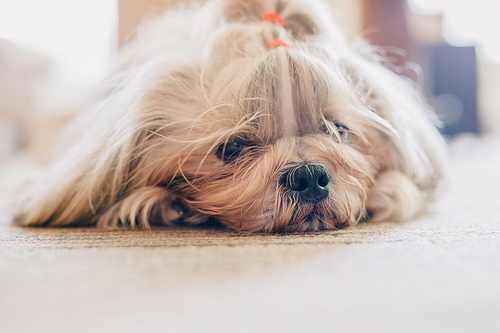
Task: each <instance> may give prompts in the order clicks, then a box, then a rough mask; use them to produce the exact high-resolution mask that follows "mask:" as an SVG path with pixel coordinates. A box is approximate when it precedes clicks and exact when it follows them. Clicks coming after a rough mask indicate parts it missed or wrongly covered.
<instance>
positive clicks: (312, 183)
mask: <svg viewBox="0 0 500 333" xmlns="http://www.w3.org/2000/svg"><path fill="white" fill-rule="evenodd" d="M329 182H330V174H329V173H328V170H327V169H326V168H325V167H324V166H322V165H317V164H314V165H302V166H300V167H294V168H290V169H289V170H288V171H286V172H285V173H284V174H283V176H282V178H281V183H282V185H284V186H286V187H287V188H289V189H291V190H293V191H295V192H297V193H298V194H299V197H300V198H301V199H302V200H304V201H306V202H312V201H321V200H323V199H325V198H326V197H328V193H329V192H328V188H327V187H326V186H327V185H328V183H329Z"/></svg>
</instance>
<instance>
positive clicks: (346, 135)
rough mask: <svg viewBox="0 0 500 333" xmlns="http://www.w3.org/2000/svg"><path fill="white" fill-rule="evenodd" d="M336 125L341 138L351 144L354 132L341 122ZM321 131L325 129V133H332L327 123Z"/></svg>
mask: <svg viewBox="0 0 500 333" xmlns="http://www.w3.org/2000/svg"><path fill="white" fill-rule="evenodd" d="M335 126H336V127H337V130H338V131H339V136H340V139H341V140H342V142H343V143H345V144H350V143H351V141H352V134H351V132H350V131H349V128H347V126H344V125H341V124H335ZM321 131H323V133H325V134H328V135H330V129H329V128H328V126H326V125H323V126H322V127H321Z"/></svg>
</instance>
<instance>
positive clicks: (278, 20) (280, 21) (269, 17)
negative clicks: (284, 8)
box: [262, 13, 285, 28]
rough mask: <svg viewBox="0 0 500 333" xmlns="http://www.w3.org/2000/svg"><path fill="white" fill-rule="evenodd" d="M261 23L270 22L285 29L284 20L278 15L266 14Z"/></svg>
mask: <svg viewBox="0 0 500 333" xmlns="http://www.w3.org/2000/svg"><path fill="white" fill-rule="evenodd" d="M262 22H272V23H275V24H279V25H281V26H282V27H283V28H284V27H285V20H284V19H283V18H282V17H281V15H280V14H278V13H267V14H266V15H264V17H263V18H262Z"/></svg>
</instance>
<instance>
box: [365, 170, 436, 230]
mask: <svg viewBox="0 0 500 333" xmlns="http://www.w3.org/2000/svg"><path fill="white" fill-rule="evenodd" d="M425 203H426V200H425V193H423V192H422V191H420V190H419V189H418V187H417V186H416V185H415V184H414V183H413V182H412V181H411V180H410V179H409V178H408V177H407V176H406V175H405V174H403V173H402V172H400V171H397V170H391V171H387V172H384V173H382V174H380V175H379V176H378V177H377V179H376V183H375V186H374V187H373V188H372V189H371V190H370V194H369V196H368V200H367V205H366V209H367V211H368V212H369V213H370V214H371V215H372V216H371V221H383V220H396V221H406V220H409V219H411V218H413V217H415V216H416V215H417V214H418V213H421V212H422V211H423V208H424V207H425Z"/></svg>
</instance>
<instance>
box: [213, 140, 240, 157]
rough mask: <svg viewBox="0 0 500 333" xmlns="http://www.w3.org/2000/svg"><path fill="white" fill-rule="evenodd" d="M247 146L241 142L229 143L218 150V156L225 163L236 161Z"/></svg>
mask: <svg viewBox="0 0 500 333" xmlns="http://www.w3.org/2000/svg"><path fill="white" fill-rule="evenodd" d="M246 147H247V146H246V145H245V144H243V143H241V142H239V141H229V142H227V143H225V144H222V145H220V146H219V148H218V149H217V155H218V156H219V158H221V159H223V160H224V161H234V160H235V159H237V158H238V157H240V153H241V151H242V150H243V149H245V148H246Z"/></svg>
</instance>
